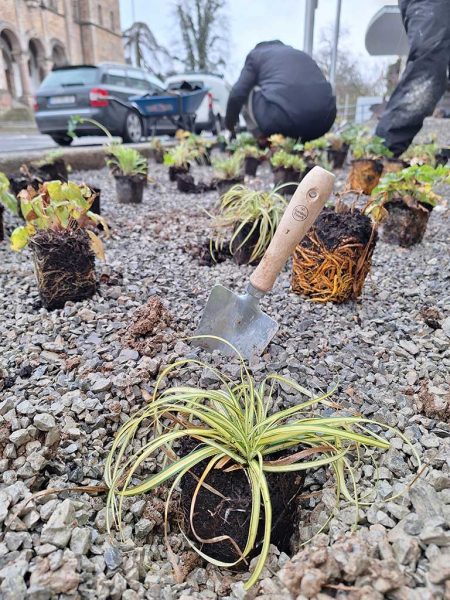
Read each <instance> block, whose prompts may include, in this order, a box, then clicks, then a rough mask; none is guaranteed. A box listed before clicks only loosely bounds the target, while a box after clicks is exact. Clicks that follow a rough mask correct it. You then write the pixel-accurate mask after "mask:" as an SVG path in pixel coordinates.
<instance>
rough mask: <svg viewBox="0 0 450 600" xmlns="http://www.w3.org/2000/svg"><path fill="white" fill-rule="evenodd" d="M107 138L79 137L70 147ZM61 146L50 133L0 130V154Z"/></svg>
mask: <svg viewBox="0 0 450 600" xmlns="http://www.w3.org/2000/svg"><path fill="white" fill-rule="evenodd" d="M105 139H106V138H104V137H85V138H78V139H76V140H74V141H73V142H72V145H71V146H70V147H71V148H76V147H77V146H99V145H101V144H104V143H105ZM59 147H60V146H58V145H57V144H55V142H54V141H53V140H52V138H51V137H50V136H49V135H43V134H41V133H9V132H8V133H6V132H0V154H8V153H9V154H13V153H16V152H24V151H27V150H49V149H52V148H59Z"/></svg>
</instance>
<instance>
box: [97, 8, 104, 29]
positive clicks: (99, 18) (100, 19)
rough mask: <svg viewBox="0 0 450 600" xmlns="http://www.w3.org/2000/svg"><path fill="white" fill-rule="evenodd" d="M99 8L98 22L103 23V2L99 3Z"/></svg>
mask: <svg viewBox="0 0 450 600" xmlns="http://www.w3.org/2000/svg"><path fill="white" fill-rule="evenodd" d="M97 8H98V24H99V25H103V15H102V7H101V4H99V5H98V7H97Z"/></svg>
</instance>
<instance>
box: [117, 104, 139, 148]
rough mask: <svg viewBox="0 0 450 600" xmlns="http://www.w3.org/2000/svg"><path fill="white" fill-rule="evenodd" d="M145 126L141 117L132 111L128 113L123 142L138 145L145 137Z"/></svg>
mask: <svg viewBox="0 0 450 600" xmlns="http://www.w3.org/2000/svg"><path fill="white" fill-rule="evenodd" d="M143 133H144V132H143V126H142V121H141V118H140V116H139V115H138V114H137V113H136V112H134V111H132V110H130V111H128V112H127V116H126V117H125V124H124V128H123V136H122V137H123V141H124V142H133V143H134V144H136V143H137V142H140V141H141V138H142V135H143Z"/></svg>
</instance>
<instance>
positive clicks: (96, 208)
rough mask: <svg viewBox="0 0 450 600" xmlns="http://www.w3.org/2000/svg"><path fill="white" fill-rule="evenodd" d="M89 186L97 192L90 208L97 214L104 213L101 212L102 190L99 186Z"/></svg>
mask: <svg viewBox="0 0 450 600" xmlns="http://www.w3.org/2000/svg"><path fill="white" fill-rule="evenodd" d="M88 187H89V189H91V190H92V191H93V192H95V199H94V202H93V203H92V205H91V208H90V209H89V210H90V211H91V212H93V213H94V214H96V215H101V214H102V213H101V204H100V196H101V193H102V190H101V189H100V188H98V187H94V186H93V185H89V186H88Z"/></svg>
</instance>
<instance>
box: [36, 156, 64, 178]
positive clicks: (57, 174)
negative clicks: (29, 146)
mask: <svg viewBox="0 0 450 600" xmlns="http://www.w3.org/2000/svg"><path fill="white" fill-rule="evenodd" d="M38 172H39V175H40V176H41V177H42V179H43V180H44V181H54V180H55V179H60V180H61V181H67V178H68V174H67V165H66V162H65V160H64V159H63V158H58V159H56V160H54V161H53V162H51V163H46V164H43V165H41V166H40V167H39V168H38Z"/></svg>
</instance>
